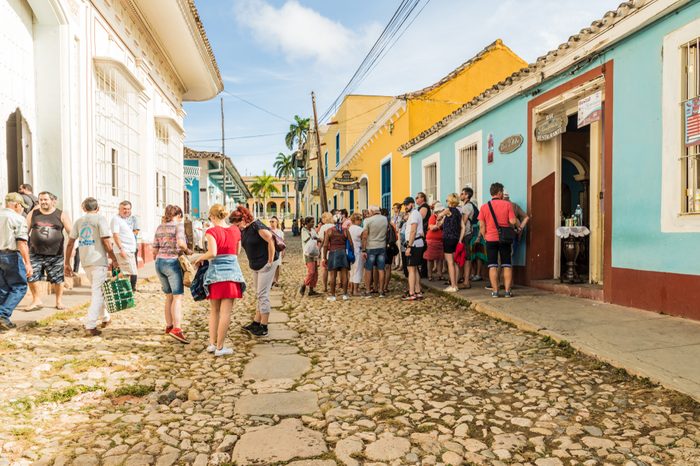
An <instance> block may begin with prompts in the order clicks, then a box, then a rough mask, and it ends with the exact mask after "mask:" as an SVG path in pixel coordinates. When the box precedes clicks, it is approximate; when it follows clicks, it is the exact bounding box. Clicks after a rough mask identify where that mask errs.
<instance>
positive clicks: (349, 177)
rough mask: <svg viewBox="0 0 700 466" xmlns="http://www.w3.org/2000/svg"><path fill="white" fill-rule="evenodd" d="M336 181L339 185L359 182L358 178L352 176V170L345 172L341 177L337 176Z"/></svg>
mask: <svg viewBox="0 0 700 466" xmlns="http://www.w3.org/2000/svg"><path fill="white" fill-rule="evenodd" d="M335 181H337V182H338V183H354V182H355V181H357V177H356V176H352V173H350V170H343V172H342V173H341V174H340V176H337V177H336V178H335Z"/></svg>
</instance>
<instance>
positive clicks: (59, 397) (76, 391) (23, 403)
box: [6, 385, 104, 414]
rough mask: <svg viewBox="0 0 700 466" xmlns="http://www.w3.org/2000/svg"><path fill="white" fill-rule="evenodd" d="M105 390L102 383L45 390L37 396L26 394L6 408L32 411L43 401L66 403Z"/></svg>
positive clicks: (22, 411) (23, 411)
mask: <svg viewBox="0 0 700 466" xmlns="http://www.w3.org/2000/svg"><path fill="white" fill-rule="evenodd" d="M98 390H104V387H103V386H101V385H74V386H72V387H66V388H62V389H60V390H45V391H43V392H41V393H39V394H38V395H36V396H24V397H22V398H18V399H16V400H14V401H10V402H9V403H7V405H6V410H7V411H9V412H10V413H14V414H22V413H27V412H29V411H31V410H32V409H33V408H34V407H35V406H36V405H40V404H43V403H65V402H67V401H70V400H71V399H72V398H73V397H75V396H77V395H80V394H82V393H88V392H96V391H98Z"/></svg>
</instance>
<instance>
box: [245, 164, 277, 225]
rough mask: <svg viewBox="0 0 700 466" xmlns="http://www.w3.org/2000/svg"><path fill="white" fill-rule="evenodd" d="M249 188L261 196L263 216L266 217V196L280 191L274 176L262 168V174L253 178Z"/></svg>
mask: <svg viewBox="0 0 700 466" xmlns="http://www.w3.org/2000/svg"><path fill="white" fill-rule="evenodd" d="M250 188H251V191H252V190H255V191H256V192H257V195H258V196H259V197H261V198H262V201H263V217H264V218H267V198H268V197H270V196H271V195H272V194H275V193H278V192H280V190H279V189H277V186H275V177H274V176H272V175H268V174H267V172H265V171H264V170H263V174H262V175H260V176H258V177H256V178H255V181H254V182H253V184H252V185H251V187H250Z"/></svg>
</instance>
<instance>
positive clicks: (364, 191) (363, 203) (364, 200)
mask: <svg viewBox="0 0 700 466" xmlns="http://www.w3.org/2000/svg"><path fill="white" fill-rule="evenodd" d="M368 206H369V186H368V178H367V175H362V178H360V198H359V206H358V207H359V210H360V211H362V210H365V209H367V207H368Z"/></svg>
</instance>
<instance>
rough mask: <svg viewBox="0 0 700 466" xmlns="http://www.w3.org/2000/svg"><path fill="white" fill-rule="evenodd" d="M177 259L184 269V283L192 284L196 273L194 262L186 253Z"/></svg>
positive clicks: (186, 284)
mask: <svg viewBox="0 0 700 466" xmlns="http://www.w3.org/2000/svg"><path fill="white" fill-rule="evenodd" d="M177 261H178V262H179V263H180V269H182V284H183V285H185V286H190V285H191V284H192V280H193V279H194V274H195V270H194V266H193V265H192V262H190V260H189V259H188V258H187V256H185V255H184V254H183V255H181V256H178V258H177Z"/></svg>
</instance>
